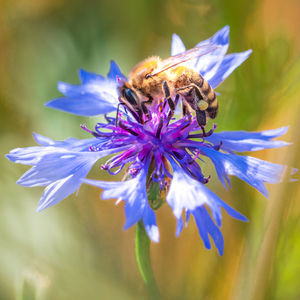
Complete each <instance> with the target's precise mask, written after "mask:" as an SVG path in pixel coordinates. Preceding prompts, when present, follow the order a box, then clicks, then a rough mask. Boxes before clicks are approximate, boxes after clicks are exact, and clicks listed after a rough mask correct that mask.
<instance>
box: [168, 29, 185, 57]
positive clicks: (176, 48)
mask: <svg viewBox="0 0 300 300" xmlns="http://www.w3.org/2000/svg"><path fill="white" fill-rule="evenodd" d="M185 50H186V49H185V46H184V44H183V42H182V40H181V38H180V37H179V36H178V35H177V34H175V33H174V34H173V35H172V43H171V55H172V56H173V55H176V54H179V53H183V52H185Z"/></svg>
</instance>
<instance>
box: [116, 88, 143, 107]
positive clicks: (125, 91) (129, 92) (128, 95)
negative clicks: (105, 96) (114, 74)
mask: <svg viewBox="0 0 300 300" xmlns="http://www.w3.org/2000/svg"><path fill="white" fill-rule="evenodd" d="M119 93H120V96H121V97H123V98H125V99H126V100H127V101H128V103H130V104H131V105H133V106H137V105H138V101H139V100H138V96H137V94H136V93H135V91H134V90H133V89H132V88H131V86H129V84H128V83H127V82H124V83H123V85H122V86H120V87H119Z"/></svg>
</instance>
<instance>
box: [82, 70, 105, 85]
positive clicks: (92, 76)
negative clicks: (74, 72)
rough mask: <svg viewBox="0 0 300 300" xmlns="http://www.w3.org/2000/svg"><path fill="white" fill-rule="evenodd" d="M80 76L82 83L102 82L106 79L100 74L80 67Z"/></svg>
mask: <svg viewBox="0 0 300 300" xmlns="http://www.w3.org/2000/svg"><path fill="white" fill-rule="evenodd" d="M79 78H80V80H81V83H82V84H88V83H90V82H101V81H103V80H105V78H104V77H103V76H101V75H99V74H96V73H92V72H88V71H85V70H83V69H79Z"/></svg>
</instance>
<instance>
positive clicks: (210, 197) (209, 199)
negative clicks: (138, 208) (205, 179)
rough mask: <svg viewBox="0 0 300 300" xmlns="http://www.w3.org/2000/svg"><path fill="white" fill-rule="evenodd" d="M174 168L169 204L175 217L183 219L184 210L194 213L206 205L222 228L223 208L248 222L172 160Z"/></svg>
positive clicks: (168, 196)
mask: <svg viewBox="0 0 300 300" xmlns="http://www.w3.org/2000/svg"><path fill="white" fill-rule="evenodd" d="M170 163H171V165H172V168H173V179H172V182H171V185H170V189H169V192H168V195H167V202H168V204H169V205H170V206H171V208H172V210H173V213H174V215H175V217H176V218H177V219H178V220H179V219H180V218H181V214H182V210H183V209H184V210H187V216H188V213H189V212H192V211H194V210H195V209H196V208H197V207H200V206H203V205H204V204H206V205H207V206H208V207H209V208H210V209H211V211H212V214H213V217H214V219H215V220H216V222H217V224H218V225H219V226H221V219H222V216H221V209H220V208H221V207H223V208H224V209H225V210H226V211H227V212H228V213H229V215H231V216H232V217H234V218H236V219H239V220H242V221H247V219H246V218H245V217H244V216H243V215H241V214H240V213H239V212H237V211H235V210H234V209H233V208H231V207H229V206H228V205H227V204H226V203H224V202H223V201H222V200H221V199H220V198H219V197H218V196H217V195H216V194H214V193H213V192H212V191H211V190H210V189H208V188H207V187H206V186H205V185H204V184H202V183H201V182H199V181H197V180H195V179H193V178H191V177H190V176H189V175H188V174H186V173H185V172H184V171H183V170H182V169H181V168H180V167H179V166H178V165H177V164H176V163H175V162H174V161H172V160H170Z"/></svg>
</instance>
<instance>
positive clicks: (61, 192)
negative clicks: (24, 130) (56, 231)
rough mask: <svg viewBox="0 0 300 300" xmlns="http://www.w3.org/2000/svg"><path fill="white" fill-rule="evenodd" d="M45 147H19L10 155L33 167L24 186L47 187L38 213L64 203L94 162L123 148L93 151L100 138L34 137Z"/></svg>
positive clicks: (25, 177) (23, 180)
mask: <svg viewBox="0 0 300 300" xmlns="http://www.w3.org/2000/svg"><path fill="white" fill-rule="evenodd" d="M34 136H35V138H36V140H37V142H39V143H41V144H43V145H44V146H37V147H28V148H18V149H14V150H12V151H11V152H10V154H8V155H7V158H8V159H10V160H11V161H13V162H15V163H22V164H27V165H32V166H33V167H32V168H31V169H30V170H28V171H27V172H26V173H25V174H24V175H23V176H22V177H21V178H20V179H19V180H18V183H19V184H21V185H23V186H44V185H47V187H46V189H45V191H44V194H43V196H42V197H41V199H40V202H39V205H38V211H41V210H42V209H44V208H46V207H49V206H52V205H54V204H56V203H58V202H60V201H61V200H62V199H64V198H65V197H67V196H69V195H70V194H72V193H74V192H75V191H76V190H77V189H78V188H79V187H80V185H81V183H82V179H83V178H84V177H86V175H87V174H88V172H89V170H90V169H91V168H92V166H93V165H94V163H95V162H96V161H97V160H98V159H100V158H101V157H103V156H106V155H109V154H111V153H114V152H119V151H120V149H110V150H104V151H98V152H92V151H89V145H93V144H99V141H98V139H96V138H94V139H86V140H77V139H74V138H69V139H67V140H65V141H53V140H51V139H49V138H46V137H43V136H41V135H38V134H35V135H34Z"/></svg>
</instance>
